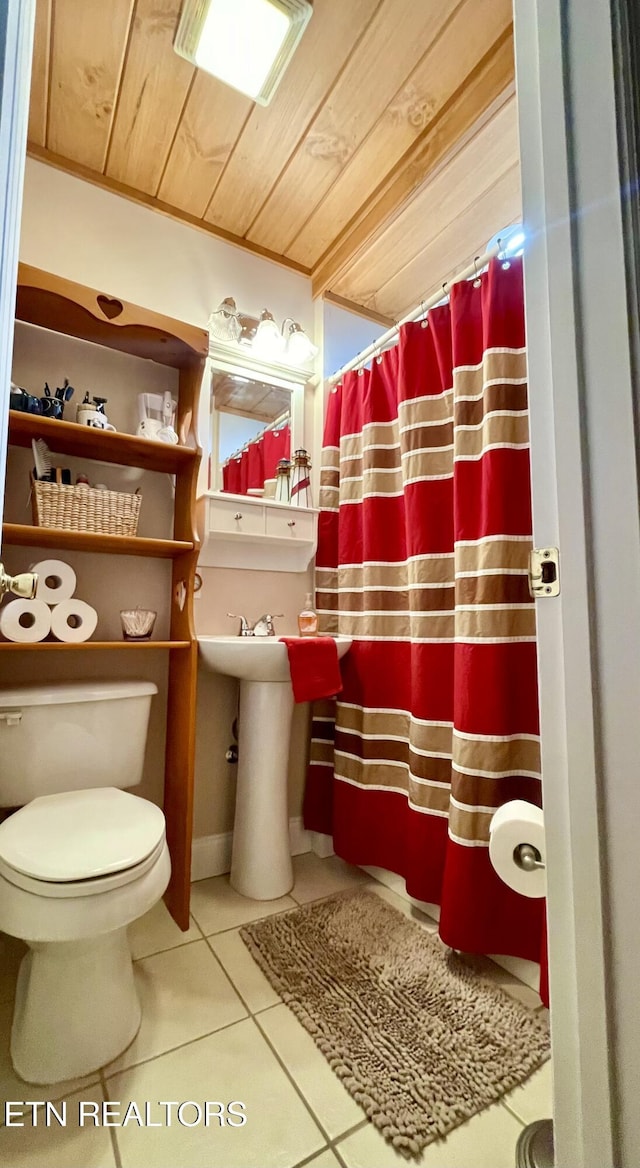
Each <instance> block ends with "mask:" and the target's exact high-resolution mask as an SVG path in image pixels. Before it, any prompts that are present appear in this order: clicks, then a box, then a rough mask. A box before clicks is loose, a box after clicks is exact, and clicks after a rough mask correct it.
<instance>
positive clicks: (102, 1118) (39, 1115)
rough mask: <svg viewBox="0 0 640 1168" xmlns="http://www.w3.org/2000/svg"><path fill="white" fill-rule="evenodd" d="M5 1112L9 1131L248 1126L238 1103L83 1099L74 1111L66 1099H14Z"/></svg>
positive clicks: (75, 1105)
mask: <svg viewBox="0 0 640 1168" xmlns="http://www.w3.org/2000/svg"><path fill="white" fill-rule="evenodd" d="M3 1108H4V1123H5V1126H6V1127H67V1126H73V1127H75V1126H78V1127H128V1126H129V1125H133V1126H135V1127H172V1126H174V1127H176V1126H180V1127H244V1125H245V1123H246V1122H247V1114H246V1107H245V1104H244V1103H242V1102H241V1101H240V1100H239V1099H234V1100H232V1101H231V1102H230V1103H220V1102H217V1101H212V1100H205V1101H204V1102H201V1103H196V1102H195V1101H194V1100H193V1099H186V1100H183V1101H182V1102H178V1101H177V1100H174V1099H171V1100H169V1099H159V1100H157V1101H155V1102H151V1101H149V1100H145V1101H144V1102H142V1103H136V1102H135V1101H134V1100H129V1101H128V1102H121V1101H119V1100H103V1101H102V1102H97V1101H96V1100H94V1099H81V1100H79V1102H78V1103H77V1104H74V1105H73V1106H72V1107H69V1105H68V1104H67V1101H66V1100H65V1099H62V1100H60V1101H59V1102H58V1103H49V1102H47V1101H42V1100H37V1101H36V1100H29V1099H27V1100H15V1099H14V1100H6V1102H5V1103H4V1104H3Z"/></svg>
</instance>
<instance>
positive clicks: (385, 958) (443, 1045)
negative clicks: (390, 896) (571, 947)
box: [241, 891, 549, 1157]
mask: <svg viewBox="0 0 640 1168" xmlns="http://www.w3.org/2000/svg"><path fill="white" fill-rule="evenodd" d="M241 935H242V938H243V940H244V942H245V944H246V945H247V947H248V948H249V950H250V952H251V953H252V955H253V957H254V958H255V960H256V961H257V963H258V965H259V966H260V968H261V969H262V970H263V972H264V973H265V974H266V976H267V978H268V979H269V981H270V982H271V984H272V986H273V987H274V989H276V990H277V991H278V993H279V994H280V995H281V997H282V998H283V1000H284V1001H285V1002H286V1004H287V1005H288V1006H289V1008H290V1009H291V1010H293V1012H294V1014H295V1015H296V1016H297V1018H298V1019H299V1020H300V1022H301V1023H302V1025H303V1026H304V1027H305V1029H306V1030H308V1031H309V1034H311V1036H312V1038H313V1039H314V1041H315V1042H316V1044H317V1046H318V1047H319V1048H320V1050H321V1051H322V1053H323V1054H324V1055H325V1057H326V1058H327V1060H328V1062H329V1064H330V1065H331V1067H332V1069H333V1070H334V1071H335V1073H336V1074H337V1075H338V1076H339V1077H340V1079H341V1080H342V1082H343V1083H344V1085H345V1087H346V1088H347V1090H348V1091H349V1092H350V1093H351V1095H352V1096H353V1098H354V1099H355V1100H356V1101H357V1102H358V1103H359V1104H360V1105H361V1107H362V1108H363V1109H364V1111H365V1112H366V1114H367V1116H368V1117H369V1119H370V1120H371V1121H372V1123H374V1124H375V1126H376V1127H377V1128H379V1129H380V1131H381V1132H382V1134H383V1135H384V1137H385V1138H386V1139H387V1140H389V1141H390V1142H391V1143H392V1144H393V1146H394V1147H395V1148H397V1149H398V1151H401V1152H402V1153H404V1155H405V1156H408V1157H410V1156H414V1155H418V1154H419V1153H420V1152H421V1150H422V1149H423V1148H424V1147H426V1145H427V1144H429V1143H431V1142H432V1141H433V1140H435V1139H437V1138H438V1137H441V1136H444V1135H446V1134H447V1132H450V1131H451V1130H452V1129H453V1128H455V1127H457V1126H458V1124H460V1123H463V1122H464V1121H465V1120H466V1119H468V1118H469V1116H471V1115H474V1114H475V1113H476V1112H478V1111H481V1110H482V1109H483V1108H484V1107H487V1106H488V1105H489V1104H490V1103H493V1102H495V1100H497V1099H499V1098H500V1096H501V1095H503V1094H504V1093H505V1092H506V1091H510V1090H511V1089H512V1088H513V1087H516V1086H517V1085H518V1084H519V1083H521V1082H522V1081H523V1080H524V1079H526V1078H527V1076H528V1075H530V1074H531V1073H532V1071H534V1070H536V1068H537V1067H539V1066H540V1065H541V1063H543V1062H544V1060H545V1059H546V1058H548V1056H549V1031H548V1025H547V1022H546V1019H545V1018H543V1017H541V1016H540V1015H539V1014H537V1013H535V1012H534V1011H532V1010H529V1009H528V1008H527V1007H526V1006H523V1005H522V1004H521V1003H520V1002H517V1001H515V1000H514V999H513V998H511V997H509V995H508V994H506V993H505V992H504V991H503V990H501V989H500V988H499V987H498V986H496V985H494V984H493V983H492V982H489V981H486V980H485V979H484V978H482V977H481V976H479V975H478V974H477V973H475V972H474V971H473V970H472V969H471V968H470V967H469V965H468V964H465V961H464V959H462V958H460V957H458V956H457V955H456V954H455V953H452V952H451V950H448V949H447V948H446V947H445V946H444V945H443V944H442V942H441V941H440V939H439V938H438V936H437V935H433V934H431V933H429V932H428V931H427V930H426V929H424V928H422V927H421V926H420V925H419V924H417V923H416V922H415V921H411V920H409V919H407V918H406V917H405V916H403V915H402V913H400V912H399V911H398V910H397V909H395V908H392V907H391V906H390V905H388V904H387V903H386V902H385V901H384V900H382V899H381V897H379V896H376V894H375V893H371V892H365V891H356V892H347V893H339V894H338V895H337V896H332V897H329V898H328V899H327V900H322V901H317V902H315V903H314V904H312V905H309V906H307V907H305V908H300V909H294V910H293V911H291V912H287V913H281V914H279V915H278V916H273V917H267V918H266V919H265V920H261V921H257V922H255V923H254V924H251V925H247V926H245V927H244V928H243V929H241Z"/></svg>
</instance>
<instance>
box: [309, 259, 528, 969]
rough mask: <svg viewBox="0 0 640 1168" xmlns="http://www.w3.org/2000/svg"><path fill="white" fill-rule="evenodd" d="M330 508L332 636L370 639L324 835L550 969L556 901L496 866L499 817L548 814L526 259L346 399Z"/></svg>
mask: <svg viewBox="0 0 640 1168" xmlns="http://www.w3.org/2000/svg"><path fill="white" fill-rule="evenodd" d="M320 508H321V512H320V521H319V543H318V554H317V561H316V563H317V568H316V583H317V606H318V611H319V614H320V617H321V629H322V630H323V631H325V632H328V633H346V634H348V635H349V636H352V637H353V638H354V642H353V646H352V648H351V651H350V653H348V654H347V656H346V657H345V658H344V659H343V661H342V672H343V679H344V688H343V691H342V692H341V694H340V695H339V699H338V700H337V702H335V703H333V704H331V703H324V704H322V705H320V704H317V705H316V706H315V707H314V715H313V730H312V745H311V762H310V767H309V772H308V778H307V787H306V793H305V825H306V827H307V828H309V829H311V830H316V831H321V832H327V833H330V834H332V835H333V838H334V847H335V851H336V853H337V854H338V855H339V856H342V857H343V858H344V859H346V860H348V861H350V862H351V863H355V864H370V865H379V866H381V867H383V868H387V869H390V870H391V871H393V872H397V873H399V874H401V875H402V876H403V877H404V878H405V880H406V886H407V891H408V892H409V894H410V895H411V896H413V897H415V898H418V899H420V900H423V901H428V902H431V903H436V904H439V905H440V906H441V914H440V934H441V936H442V938H443V940H444V941H445V943H446V944H448V945H450V946H452V947H453V948H456V949H462V950H466V951H467V952H480V953H503V954H511V955H513V956H519V957H526V958H530V959H533V960H540V950H541V938H542V929H541V925H542V902H541V901H532V900H527V899H525V898H524V897H522V896H519V895H517V894H516V893H514V892H512V891H511V890H510V889H509V888H507V887H506V886H505V885H504V884H503V883H502V882H501V881H500V880H499V879H498V877H497V876H496V875H495V873H494V871H493V868H492V867H491V864H490V861H489V852H488V842H489V823H490V820H491V816H492V814H493V812H494V810H495V808H496V807H498V806H499V805H500V804H501V803H503V802H505V801H507V800H509V799H527V800H529V801H530V802H532V803H537V804H539V803H540V758H539V739H538V702H537V669H536V627H535V620H536V618H535V609H534V603H533V601H532V600H531V598H530V595H529V590H528V581H527V567H528V555H529V550H530V548H531V498H530V481H529V452H528V418H527V383H526V353H525V330H524V307H523V288H522V265H521V261H520V260H518V259H513V260H511V261H510V262H509V263H502V262H501V261H499V260H497V259H494V260H493V261H492V262H491V264H490V266H489V269H488V271H487V272H486V273H485V274H483V275H482V277H479V278H478V279H476V280H474V281H469V282H463V283H459V284H455V285H454V286H453V287H452V288H451V296H450V303H449V304H447V305H442V306H440V307H437V308H435V309H432V310H431V311H430V312H429V315H428V319H427V321H426V322H418V323H415V324H409V325H406V326H404V327H403V328H402V329H401V331H400V337H399V343H398V345H397V346H396V347H395V348H393V349H391V350H389V351H387V352H386V353H385V354H384V355H383V356H382V357H378V358H377V359H376V360H375V361H374V362H373V364H372V367H371V369H370V371H367V370H365V371H362V370H360V371H359V372H357V373H356V372H352V373H349V374H347V375H346V376H345V377H344V379H343V382H342V384H341V385H339V386H337V387H336V388H334V389H333V390H332V392H331V393H330V395H329V399H328V410H327V417H326V425H325V434H324V450H323V468H322V478H321V499H320Z"/></svg>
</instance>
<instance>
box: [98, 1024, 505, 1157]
mask: <svg viewBox="0 0 640 1168" xmlns="http://www.w3.org/2000/svg"><path fill="white" fill-rule="evenodd" d="M107 1087H108V1091H109V1096H110V1098H112V1099H120V1100H131V1099H133V1100H140V1101H142V1100H176V1101H177V1102H181V1101H186V1100H194V1101H196V1102H198V1103H200V1104H201V1105H202V1104H204V1103H205V1102H206V1101H207V1100H216V1101H219V1102H221V1103H223V1104H225V1105H226V1104H228V1103H229V1102H230V1101H232V1100H239V1101H241V1102H243V1103H244V1104H245V1109H246V1110H245V1113H246V1117H247V1122H246V1124H245V1126H243V1127H231V1126H224V1127H220V1126H218V1124H217V1122H216V1123H215V1126H210V1127H208V1128H207V1127H205V1126H203V1125H199V1126H197V1127H183V1126H180V1125H179V1124H177V1123H175V1121H174V1123H173V1124H172V1125H171V1126H170V1127H161V1128H138V1127H134V1126H132V1125H128V1126H127V1127H125V1128H119V1129H117V1132H116V1135H117V1140H118V1146H119V1149H120V1155H121V1158H122V1165H123V1168H174V1166H175V1165H178V1164H179V1165H180V1168H258V1166H259V1168H290V1166H291V1165H295V1164H298V1163H299V1161H300V1160H304V1159H305V1157H307V1156H311V1155H312V1154H313V1153H314V1152H315V1151H319V1150H320V1149H321V1148H322V1147H323V1145H324V1144H325V1140H324V1138H323V1136H322V1135H321V1134H320V1131H319V1130H318V1128H317V1126H316V1124H315V1123H314V1122H313V1120H312V1118H311V1116H310V1115H309V1113H308V1111H307V1109H306V1108H305V1106H304V1104H303V1103H302V1101H301V1100H300V1098H299V1097H298V1095H297V1093H296V1092H295V1090H294V1088H293V1087H292V1085H291V1083H290V1082H289V1080H288V1078H287V1076H286V1075H285V1073H284V1071H283V1070H282V1068H281V1067H280V1065H279V1063H278V1061H277V1059H276V1058H275V1056H274V1054H273V1052H272V1051H271V1050H270V1049H269V1046H268V1044H267V1043H266V1042H265V1040H264V1038H263V1037H262V1035H261V1034H260V1032H259V1031H258V1029H257V1027H256V1025H255V1023H254V1022H253V1021H252V1020H251V1019H248V1020H246V1021H244V1022H239V1023H238V1024H237V1025H235V1026H231V1027H229V1029H228V1030H225V1031H223V1032H222V1033H221V1034H213V1035H210V1036H209V1037H208V1038H203V1039H201V1040H200V1041H199V1042H193V1043H190V1044H189V1045H188V1046H185V1047H181V1049H180V1050H176V1051H172V1052H171V1053H170V1054H166V1055H164V1056H163V1057H162V1058H158V1059H154V1060H153V1062H149V1063H145V1064H144V1065H142V1066H139V1067H134V1068H133V1069H132V1070H130V1071H126V1072H125V1073H124V1074H121V1075H118V1076H116V1078H115V1079H110V1080H109V1082H108V1084H107ZM505 1114H506V1113H505ZM195 1115H196V1113H195V1110H194V1109H193V1108H191V1109H188V1110H187V1111H186V1113H185V1118H187V1119H188V1120H189V1121H192V1120H193V1118H195ZM512 1122H515V1121H512Z"/></svg>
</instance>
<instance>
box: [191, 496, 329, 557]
mask: <svg viewBox="0 0 640 1168" xmlns="http://www.w3.org/2000/svg"><path fill="white" fill-rule="evenodd" d="M317 528H318V512H317V511H316V510H315V509H314V508H311V507H290V506H288V505H287V504H285V503H276V502H274V501H273V499H260V500H259V501H258V500H256V499H250V500H249V499H247V496H246V495H228V494H226V493H223V492H220V491H208V492H207V493H206V494H205V495H201V496H200V498H199V499H198V530H199V534H200V540H201V544H202V546H201V548H200V553H199V556H198V563H199V564H201V565H202V566H203V567H205V568H253V569H255V570H256V571H263V572H265V571H266V572H304V571H305V569H306V568H307V567H308V566H309V563H310V561H311V558H312V556H313V555H314V553H315V550H316V545H317Z"/></svg>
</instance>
